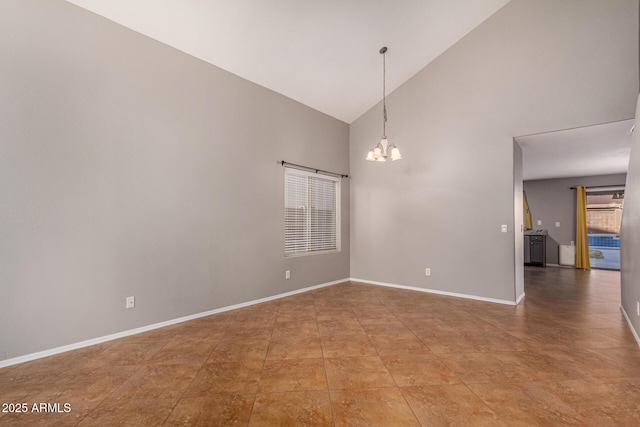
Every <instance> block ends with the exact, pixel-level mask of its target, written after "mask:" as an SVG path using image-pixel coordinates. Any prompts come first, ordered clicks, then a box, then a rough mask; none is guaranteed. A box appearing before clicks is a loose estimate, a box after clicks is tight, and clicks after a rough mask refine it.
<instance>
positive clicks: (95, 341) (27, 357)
mask: <svg viewBox="0 0 640 427" xmlns="http://www.w3.org/2000/svg"><path fill="white" fill-rule="evenodd" d="M348 281H349V279H341V280H335V281H333V282H328V283H322V284H320V285H314V286H309V287H306V288H302V289H297V290H295V291H291V292H285V293H283V294H277V295H273V296H270V297H266V298H260V299H257V300H253V301H248V302H243V303H240V304H235V305H230V306H227V307H221V308H216V309H214V310H209V311H204V312H202V313H196V314H191V315H189V316H184V317H179V318H177V319H172V320H167V321H164V322H160V323H154V324H152V325H147V326H142V327H140V328H136V329H130V330H127V331H122V332H118V333H115V334H111V335H105V336H103V337H98V338H93V339H90V340H86V341H81V342H77V343H74V344H69V345H65V346H62V347H56V348H52V349H50V350H44V351H39V352H37V353H31V354H26V355H24V356H19V357H14V358H11V359H7V360H3V361H0V368H4V367H7V366H11V365H17V364H19V363H24V362H29V361H32V360H36V359H42V358H43V357H48V356H53V355H54V354H59V353H64V352H67V351H71V350H77V349H79V348H83V347H89V346H92V345H95V344H100V343H103V342H107V341H112V340H116V339H118V338H124V337H128V336H130V335H135V334H140V333H142V332H148V331H152V330H154V329H158V328H163V327H165V326H170V325H175V324H176V323H182V322H187V321H189V320H194V319H198V318H200V317H206V316H211V315H212V314H217V313H223V312H225V311H231V310H236V309H238V308H243V307H248V306H251V305H256V304H260V303H263V302H268V301H273V300H276V299H280V298H285V297H288V296H291V295H296V294H301V293H304V292H309V291H312V290H314V289H320V288H325V287H327V286H333V285H337V284H338V283H344V282H348Z"/></svg>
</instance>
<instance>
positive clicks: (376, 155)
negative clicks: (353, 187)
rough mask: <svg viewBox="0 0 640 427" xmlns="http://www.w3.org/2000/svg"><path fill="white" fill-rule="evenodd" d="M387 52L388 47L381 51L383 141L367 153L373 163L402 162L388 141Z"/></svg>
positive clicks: (394, 147) (368, 158) (394, 145)
mask: <svg viewBox="0 0 640 427" xmlns="http://www.w3.org/2000/svg"><path fill="white" fill-rule="evenodd" d="M386 52H387V48H386V47H383V48H381V49H380V53H381V54H382V140H381V141H380V142H379V143H378V144H377V145H376V146H375V147H373V148H372V149H371V150H369V152H368V153H367V160H369V161H372V162H386V161H387V157H391V160H400V159H401V158H402V155H401V154H400V150H399V149H398V147H396V144H394V143H390V142H389V140H388V139H387V90H386V89H387V88H386V74H387V67H386V65H387V63H386V56H385V53H386Z"/></svg>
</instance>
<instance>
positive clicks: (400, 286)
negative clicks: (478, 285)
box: [349, 277, 524, 305]
mask: <svg viewBox="0 0 640 427" xmlns="http://www.w3.org/2000/svg"><path fill="white" fill-rule="evenodd" d="M349 280H351V281H352V282H361V283H368V284H370V285H378V286H385V287H388V288H398V289H407V290H409V291H418V292H426V293H429V294H438V295H446V296H449V297H457V298H466V299H472V300H477V301H485V302H493V303H496V304H506V305H517V304H518V302H517V301H509V300H504V299H496V298H486V297H481V296H477V295H467V294H459V293H456V292H447V291H438V290H436V289H426V288H416V287H413V286H405V285H396V284H393V283H384V282H376V281H373V280H365V279H357V278H355V277H352V278H350V279H349ZM523 297H524V293H523V294H522V295H521V296H520V299H521V298H523Z"/></svg>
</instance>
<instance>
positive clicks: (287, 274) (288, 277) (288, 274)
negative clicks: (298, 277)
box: [284, 270, 291, 279]
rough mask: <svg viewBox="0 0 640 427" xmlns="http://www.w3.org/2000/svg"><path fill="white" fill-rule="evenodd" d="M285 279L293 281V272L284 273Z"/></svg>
mask: <svg viewBox="0 0 640 427" xmlns="http://www.w3.org/2000/svg"><path fill="white" fill-rule="evenodd" d="M284 278H285V279H291V270H287V271H285V272H284Z"/></svg>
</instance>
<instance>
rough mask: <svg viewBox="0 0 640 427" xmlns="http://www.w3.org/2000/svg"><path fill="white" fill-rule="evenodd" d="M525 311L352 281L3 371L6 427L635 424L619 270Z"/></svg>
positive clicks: (550, 277)
mask: <svg viewBox="0 0 640 427" xmlns="http://www.w3.org/2000/svg"><path fill="white" fill-rule="evenodd" d="M525 276H526V293H527V297H526V299H525V300H524V302H523V303H522V304H521V305H519V306H518V307H512V306H505V305H499V304H492V303H485V302H479V301H472V300H466V299H458V298H452V297H444V296H438V295H431V294H426V293H419V292H413V291H406V290H399V289H390V288H382V287H377V286H372V285H366V284H358V283H345V284H340V285H335V286H332V287H328V288H323V289H319V290H315V291H312V292H308V293H304V294H299V295H296V296H293V297H288V298H285V299H281V300H278V301H273V302H268V303H264V304H260V305H255V306H252V307H248V308H243V309H240V310H235V311H232V312H226V313H221V314H217V315H214V316H209V317H205V318H201V319H197V320H193V321H190V322H186V323H182V324H178V325H173V326H170V327H166V328H162V329H157V330H155V331H151V332H147V333H144V334H139V335H135V336H131V337H127V338H123V339H119V340H116V341H111V342H107V343H104V344H100V345H96V346H93V347H87V348H84V349H80V350H76V351H72V352H68V353H64V354H59V355H56V356H52V357H48V358H45V359H40V360H37V361H33V362H28V363H24V364H21V365H15V366H11V367H8V368H4V369H0V402H3V403H22V402H25V403H28V404H29V405H32V404H33V403H39V402H44V403H60V404H61V405H62V404H64V403H69V404H70V405H71V412H69V413H35V412H34V413H28V414H15V413H0V425H3V426H10V425H29V426H35V425H45V426H46V425H50V426H65V425H69V426H71V425H79V426H108V425H150V426H159V425H166V426H181V425H194V426H213V425H238V426H240V425H251V426H261V425H263V426H273V425H282V426H292V425H318V426H323V425H327V426H333V425H335V426H341V425H365V426H374V425H380V426H411V425H422V426H441V425H447V426H448V425H461V426H471V425H473V426H485V425H486V426H505V425H508V426H524V425H532V426H539V425H545V426H551V425H559V426H560V425H561V426H566V425H591V426H598V427H600V426H640V349H639V348H638V345H637V343H636V342H635V340H634V338H633V336H632V334H631V333H630V331H629V329H628V327H627V325H626V323H625V321H624V319H623V316H622V315H621V313H620V310H619V302H620V301H619V300H620V297H619V295H620V284H619V277H620V275H619V272H612V271H597V270H594V271H591V272H586V271H576V270H573V269H564V268H546V269H542V268H527V269H526V272H525Z"/></svg>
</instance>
